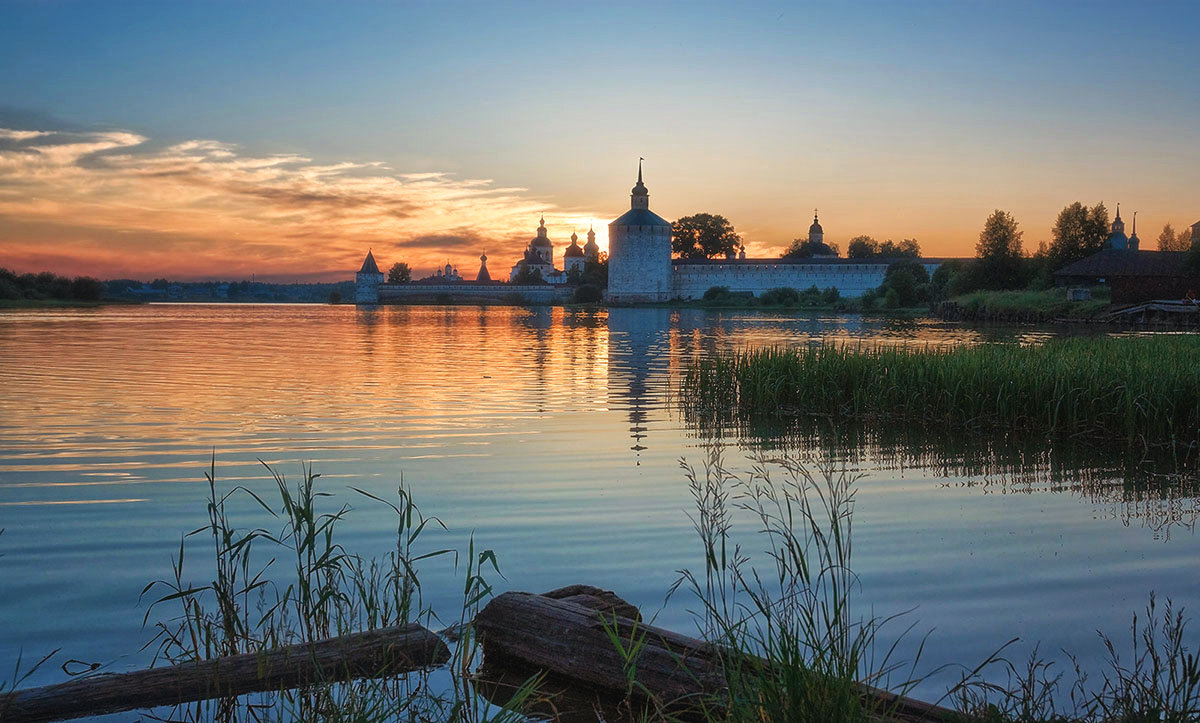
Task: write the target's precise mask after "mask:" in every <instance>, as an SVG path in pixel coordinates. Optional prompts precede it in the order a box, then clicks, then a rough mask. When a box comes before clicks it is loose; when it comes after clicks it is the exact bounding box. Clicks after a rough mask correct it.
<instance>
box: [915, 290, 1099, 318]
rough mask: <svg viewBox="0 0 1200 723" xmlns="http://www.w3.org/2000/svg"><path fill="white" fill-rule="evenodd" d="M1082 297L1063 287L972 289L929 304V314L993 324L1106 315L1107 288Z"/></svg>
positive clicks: (1091, 291)
mask: <svg viewBox="0 0 1200 723" xmlns="http://www.w3.org/2000/svg"><path fill="white" fill-rule="evenodd" d="M1089 293H1090V297H1089V298H1088V299H1086V300H1078V301H1077V300H1072V299H1070V298H1069V297H1068V293H1067V289H1065V288H1054V289H1043V290H1041V291H1031V290H1015V291H975V292H972V293H970V294H963V295H961V296H955V297H953V298H951V299H948V300H946V301H941V302H937V303H935V304H933V305H932V306H931V307H930V314H931V315H933V316H935V317H937V318H940V319H942V320H945V321H980V322H997V323H1016V324H1024V323H1048V322H1091V321H1097V320H1100V319H1102V318H1104V317H1105V316H1107V315H1108V312H1109V310H1110V309H1111V304H1110V299H1109V294H1108V290H1107V289H1104V288H1097V289H1092V290H1090V292H1089Z"/></svg>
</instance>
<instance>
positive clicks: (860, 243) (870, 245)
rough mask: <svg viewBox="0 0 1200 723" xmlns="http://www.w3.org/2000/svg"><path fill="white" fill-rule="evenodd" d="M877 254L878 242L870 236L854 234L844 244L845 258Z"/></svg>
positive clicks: (863, 257) (866, 257) (869, 256)
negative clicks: (848, 241)
mask: <svg viewBox="0 0 1200 723" xmlns="http://www.w3.org/2000/svg"><path fill="white" fill-rule="evenodd" d="M878 255H879V242H877V241H876V240H875V239H873V238H871V237H870V236H855V237H854V238H852V239H850V243H848V244H847V245H846V258H848V259H869V258H871V257H872V256H878Z"/></svg>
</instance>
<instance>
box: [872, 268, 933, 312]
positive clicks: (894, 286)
mask: <svg viewBox="0 0 1200 723" xmlns="http://www.w3.org/2000/svg"><path fill="white" fill-rule="evenodd" d="M876 293H882V294H883V295H884V301H885V303H886V304H887V305H888V307H890V308H897V307H908V306H917V305H918V304H923V303H925V302H927V301H929V272H928V271H926V270H925V266H924V265H923V264H921V263H920V262H919V261H917V260H916V259H908V258H906V259H904V260H902V261H897V262H896V263H894V264H892V265H890V266H888V269H887V272H886V273H885V274H884V275H883V283H882V284H880V285H879V289H878V290H877V292H876Z"/></svg>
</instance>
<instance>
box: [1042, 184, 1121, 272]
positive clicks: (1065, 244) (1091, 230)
mask: <svg viewBox="0 0 1200 723" xmlns="http://www.w3.org/2000/svg"><path fill="white" fill-rule="evenodd" d="M1051 235H1052V240H1051V241H1050V245H1049V246H1047V247H1046V253H1045V257H1046V260H1047V262H1048V265H1049V269H1050V270H1051V271H1056V270H1058V269H1061V268H1062V267H1064V266H1066V265H1067V264H1070V263H1074V262H1076V261H1078V260H1079V259H1082V258H1084V257H1086V256H1091V255H1092V254H1094V253H1096V252H1097V251H1099V250H1100V249H1101V248H1103V247H1104V240H1105V239H1106V238H1108V209H1107V208H1105V207H1104V204H1103V203H1097V204H1096V205H1095V206H1092V207H1091V208H1090V209H1089V208H1088V207H1087V206H1084V205H1083V204H1082V203H1080V202H1079V201H1076V202H1075V203H1072V204H1071V205H1069V206H1066V207H1065V208H1063V210H1061V211H1059V212H1058V219H1057V220H1055V222H1054V228H1053V229H1052V230H1051Z"/></svg>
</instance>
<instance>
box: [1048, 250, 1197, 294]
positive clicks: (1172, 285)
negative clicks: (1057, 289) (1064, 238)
mask: <svg viewBox="0 0 1200 723" xmlns="http://www.w3.org/2000/svg"><path fill="white" fill-rule="evenodd" d="M1186 256H1187V253H1186V252H1184V251H1137V250H1133V249H1111V248H1110V249H1102V250H1100V251H1097V252H1096V253H1094V254H1092V255H1091V256H1088V257H1087V258H1083V259H1080V260H1079V261H1076V262H1075V263H1073V264H1068V265H1066V266H1064V267H1063V268H1061V269H1059V270H1058V271H1056V272H1054V281H1055V283H1056V284H1057V285H1058V286H1096V285H1101V284H1103V285H1105V286H1108V287H1109V289H1110V290H1111V292H1112V301H1113V303H1114V304H1135V303H1137V302H1140V301H1150V300H1154V299H1183V298H1187V297H1188V296H1189V294H1190V295H1191V296H1192V297H1195V296H1196V295H1197V294H1198V293H1200V278H1197V277H1196V276H1195V275H1193V274H1191V273H1190V272H1189V269H1188V264H1187V260H1186Z"/></svg>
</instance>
